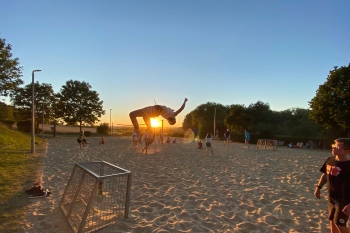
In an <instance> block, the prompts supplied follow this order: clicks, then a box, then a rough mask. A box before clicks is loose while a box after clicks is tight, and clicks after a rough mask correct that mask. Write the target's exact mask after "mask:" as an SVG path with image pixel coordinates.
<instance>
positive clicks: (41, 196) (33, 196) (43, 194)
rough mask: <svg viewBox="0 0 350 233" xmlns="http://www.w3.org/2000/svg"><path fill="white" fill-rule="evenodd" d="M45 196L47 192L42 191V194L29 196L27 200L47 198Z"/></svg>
mask: <svg viewBox="0 0 350 233" xmlns="http://www.w3.org/2000/svg"><path fill="white" fill-rule="evenodd" d="M47 195H48V190H47V189H46V190H45V191H44V190H42V192H40V193H34V194H31V195H29V196H28V198H31V199H33V198H43V197H47Z"/></svg>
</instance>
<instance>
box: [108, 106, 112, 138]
mask: <svg viewBox="0 0 350 233" xmlns="http://www.w3.org/2000/svg"><path fill="white" fill-rule="evenodd" d="M109 128H110V132H109V136H111V137H112V109H109Z"/></svg>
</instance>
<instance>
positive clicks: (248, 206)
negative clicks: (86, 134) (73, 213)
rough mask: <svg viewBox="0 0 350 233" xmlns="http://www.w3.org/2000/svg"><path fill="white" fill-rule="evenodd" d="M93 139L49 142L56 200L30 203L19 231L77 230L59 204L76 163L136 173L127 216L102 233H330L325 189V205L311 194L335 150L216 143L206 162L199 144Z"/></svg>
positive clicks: (46, 162)
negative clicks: (97, 163) (106, 165)
mask: <svg viewBox="0 0 350 233" xmlns="http://www.w3.org/2000/svg"><path fill="white" fill-rule="evenodd" d="M88 140H89V141H90V142H91V144H88V145H87V146H86V147H84V149H83V150H80V149H79V145H78V144H77V142H76V139H75V138H70V139H68V138H64V139H59V138H56V139H49V140H48V146H47V151H46V155H45V157H44V159H43V165H42V168H41V171H42V177H41V179H42V183H43V186H44V188H48V189H49V190H50V191H51V192H52V195H51V197H48V198H44V199H30V200H28V209H27V220H26V226H25V227H24V228H23V231H22V232H45V233H48V232H52V233H53V232H72V231H71V229H70V227H69V225H68V223H67V221H66V220H65V218H64V215H63V214H62V211H61V210H60V208H59V206H58V205H59V202H60V200H61V197H62V195H63V192H64V190H65V187H66V185H67V182H68V180H69V177H70V174H71V172H72V169H73V167H74V164H75V163H76V162H87V161H106V162H109V163H111V164H114V165H117V166H119V167H122V168H124V169H127V170H129V171H131V172H132V173H133V177H132V188H131V202H130V211H129V213H130V214H129V218H127V219H121V220H119V221H118V222H116V223H115V224H112V225H110V226H109V227H107V228H105V229H103V230H101V231H100V232H101V233H107V232H108V233H109V232H251V233H252V232H330V230H329V226H328V225H329V221H328V220H327V211H326V209H327V200H326V198H327V194H326V192H327V191H326V188H324V189H322V192H321V195H322V198H321V200H318V199H316V198H315V197H314V195H313V192H314V189H315V185H316V184H317V182H318V179H319V177H320V175H321V173H320V172H319V168H320V167H321V166H322V164H323V162H324V160H325V159H326V158H327V157H329V156H331V152H330V151H323V150H314V149H291V148H285V147H278V150H277V151H266V150H257V149H256V146H254V145H251V147H250V149H247V148H245V145H244V144H240V143H231V144H229V145H228V146H224V145H223V143H222V142H213V143H212V148H213V151H214V156H212V155H211V154H208V155H207V156H206V155H205V150H204V149H203V150H200V149H196V142H194V141H190V140H187V139H178V143H176V144H164V146H163V147H161V146H160V145H157V152H155V150H154V146H151V148H150V150H149V154H147V155H145V154H141V145H139V149H138V150H135V149H134V148H133V145H132V141H131V138H129V137H117V138H106V140H107V144H106V145H101V144H98V141H99V140H100V138H88ZM142 146H143V144H142ZM209 153H210V152H209Z"/></svg>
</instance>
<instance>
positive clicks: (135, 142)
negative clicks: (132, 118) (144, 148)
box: [131, 129, 137, 149]
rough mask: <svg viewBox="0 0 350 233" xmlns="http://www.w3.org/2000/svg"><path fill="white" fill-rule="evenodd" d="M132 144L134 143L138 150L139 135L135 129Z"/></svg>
mask: <svg viewBox="0 0 350 233" xmlns="http://www.w3.org/2000/svg"><path fill="white" fill-rule="evenodd" d="M131 136H132V142H133V143H134V148H135V149H136V148H137V133H136V130H135V129H134V132H133V133H132V135H131Z"/></svg>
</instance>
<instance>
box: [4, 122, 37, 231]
mask: <svg viewBox="0 0 350 233" xmlns="http://www.w3.org/2000/svg"><path fill="white" fill-rule="evenodd" d="M35 142H36V147H37V152H38V153H36V154H34V155H32V154H31V153H30V148H31V144H30V135H29V134H26V133H23V132H21V131H17V130H14V129H11V128H8V127H7V126H5V125H3V124H1V123H0V232H14V231H17V230H19V229H21V225H22V224H24V221H25V207H26V205H27V203H28V198H27V195H26V194H25V193H24V190H25V189H26V188H27V187H29V186H30V183H31V182H33V181H34V180H35V179H36V177H37V171H38V170H39V167H40V161H41V157H42V156H41V153H40V152H41V151H42V148H43V146H44V143H43V141H42V139H41V138H36V139H35Z"/></svg>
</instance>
